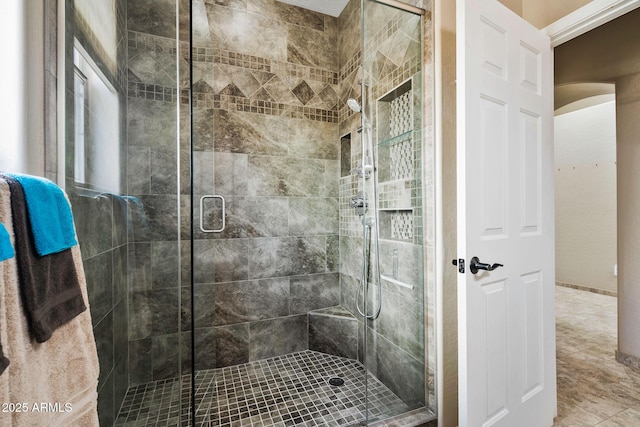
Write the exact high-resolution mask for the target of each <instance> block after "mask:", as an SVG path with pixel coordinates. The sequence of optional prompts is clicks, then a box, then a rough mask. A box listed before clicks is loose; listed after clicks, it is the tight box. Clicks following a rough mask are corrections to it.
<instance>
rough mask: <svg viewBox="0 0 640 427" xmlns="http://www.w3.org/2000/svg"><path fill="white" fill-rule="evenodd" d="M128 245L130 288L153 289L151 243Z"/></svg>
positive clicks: (132, 289) (139, 289)
mask: <svg viewBox="0 0 640 427" xmlns="http://www.w3.org/2000/svg"><path fill="white" fill-rule="evenodd" d="M127 246H128V251H127V252H128V263H127V264H128V269H127V274H128V281H129V290H131V291H141V290H145V289H151V243H149V242H140V243H129V244H128V245H127Z"/></svg>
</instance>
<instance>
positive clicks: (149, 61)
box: [127, 47, 177, 88]
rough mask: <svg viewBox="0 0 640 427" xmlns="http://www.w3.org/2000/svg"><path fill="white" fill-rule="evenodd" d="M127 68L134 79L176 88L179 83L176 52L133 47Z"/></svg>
mask: <svg viewBox="0 0 640 427" xmlns="http://www.w3.org/2000/svg"><path fill="white" fill-rule="evenodd" d="M127 68H128V74H129V78H130V80H132V81H136V82H142V83H146V84H150V85H158V86H164V87H168V88H174V87H176V85H177V82H176V76H177V74H176V56H175V53H174V54H172V53H170V52H168V51H161V50H155V49H150V48H145V47H138V48H134V47H131V48H129V55H128V62H127Z"/></svg>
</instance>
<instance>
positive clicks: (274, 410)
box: [115, 351, 412, 427]
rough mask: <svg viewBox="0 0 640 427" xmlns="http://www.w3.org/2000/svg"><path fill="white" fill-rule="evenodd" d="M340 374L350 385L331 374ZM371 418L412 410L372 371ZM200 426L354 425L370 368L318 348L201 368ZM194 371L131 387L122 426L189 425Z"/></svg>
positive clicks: (360, 415)
mask: <svg viewBox="0 0 640 427" xmlns="http://www.w3.org/2000/svg"><path fill="white" fill-rule="evenodd" d="M333 377H339V378H342V379H343V380H344V385H343V386H338V387H336V386H332V385H330V384H329V383H328V380H329V379H330V378H333ZM368 382H369V384H368V387H369V391H370V393H371V400H370V402H371V403H370V405H369V408H370V410H371V415H370V418H371V419H375V417H377V416H380V415H382V414H383V413H384V414H385V416H392V415H397V414H401V413H403V412H406V411H408V410H409V409H412V408H408V407H407V406H406V405H405V404H404V403H403V402H402V401H401V400H400V399H399V398H398V397H397V396H396V395H394V394H393V393H392V392H391V391H390V390H389V389H388V388H387V387H385V386H384V384H382V383H381V382H380V381H379V380H378V379H376V378H375V377H373V376H371V375H369V376H368ZM196 386H197V389H196V398H197V401H198V402H199V404H198V409H197V410H196V425H198V426H221V427H226V426H278V427H283V426H352V425H358V424H359V423H360V421H361V420H363V419H364V416H363V410H364V400H363V399H364V392H363V390H364V381H363V367H362V365H361V364H360V363H358V362H357V361H354V360H351V359H345V358H341V357H336V356H331V355H328V354H324V353H318V352H313V351H303V352H299V353H293V354H289V355H285V356H281V357H276V358H273V359H267V360H261V361H257V362H252V363H247V364H244V365H238V366H231V367H227V368H221V369H212V370H208V371H201V372H198V374H197V375H196ZM189 392H190V378H189V376H188V375H186V376H183V380H182V381H178V380H177V379H175V380H165V381H156V382H153V383H149V384H144V385H141V386H135V387H131V388H130V389H129V390H128V392H127V395H126V397H125V399H124V402H123V405H122V408H121V410H120V414H119V415H118V418H117V420H116V423H115V425H116V426H177V425H180V424H182V425H189V421H190V419H189V418H190V416H191V414H190V409H189V406H190V405H189V403H190V402H189Z"/></svg>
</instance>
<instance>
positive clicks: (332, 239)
mask: <svg viewBox="0 0 640 427" xmlns="http://www.w3.org/2000/svg"><path fill="white" fill-rule="evenodd" d="M339 269H340V236H339V235H337V234H335V235H333V236H327V272H332V273H337V272H338V270H339Z"/></svg>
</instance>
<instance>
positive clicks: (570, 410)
mask: <svg viewBox="0 0 640 427" xmlns="http://www.w3.org/2000/svg"><path fill="white" fill-rule="evenodd" d="M616 302H617V301H616V298H615V297H611V296H607V295H600V294H596V293H591V292H585V291H580V290H576V289H569V288H565V287H560V286H556V348H557V381H558V383H557V384H558V416H557V417H556V418H555V420H554V426H576V425H580V426H595V425H597V426H617V425H624V426H627V425H635V424H634V423H633V422H629V420H634V421H635V419H634V418H633V417H634V416H636V417H637V414H638V413H639V412H638V410H639V409H640V397H638V393H637V389H638V387H639V386H640V372H638V370H637V369H633V368H630V367H627V366H625V365H623V364H621V363H618V362H617V361H616V360H615V354H614V353H615V349H616V347H617V333H616V332H617V309H616ZM634 412H635V414H634ZM628 416H631V418H627V417H628Z"/></svg>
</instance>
